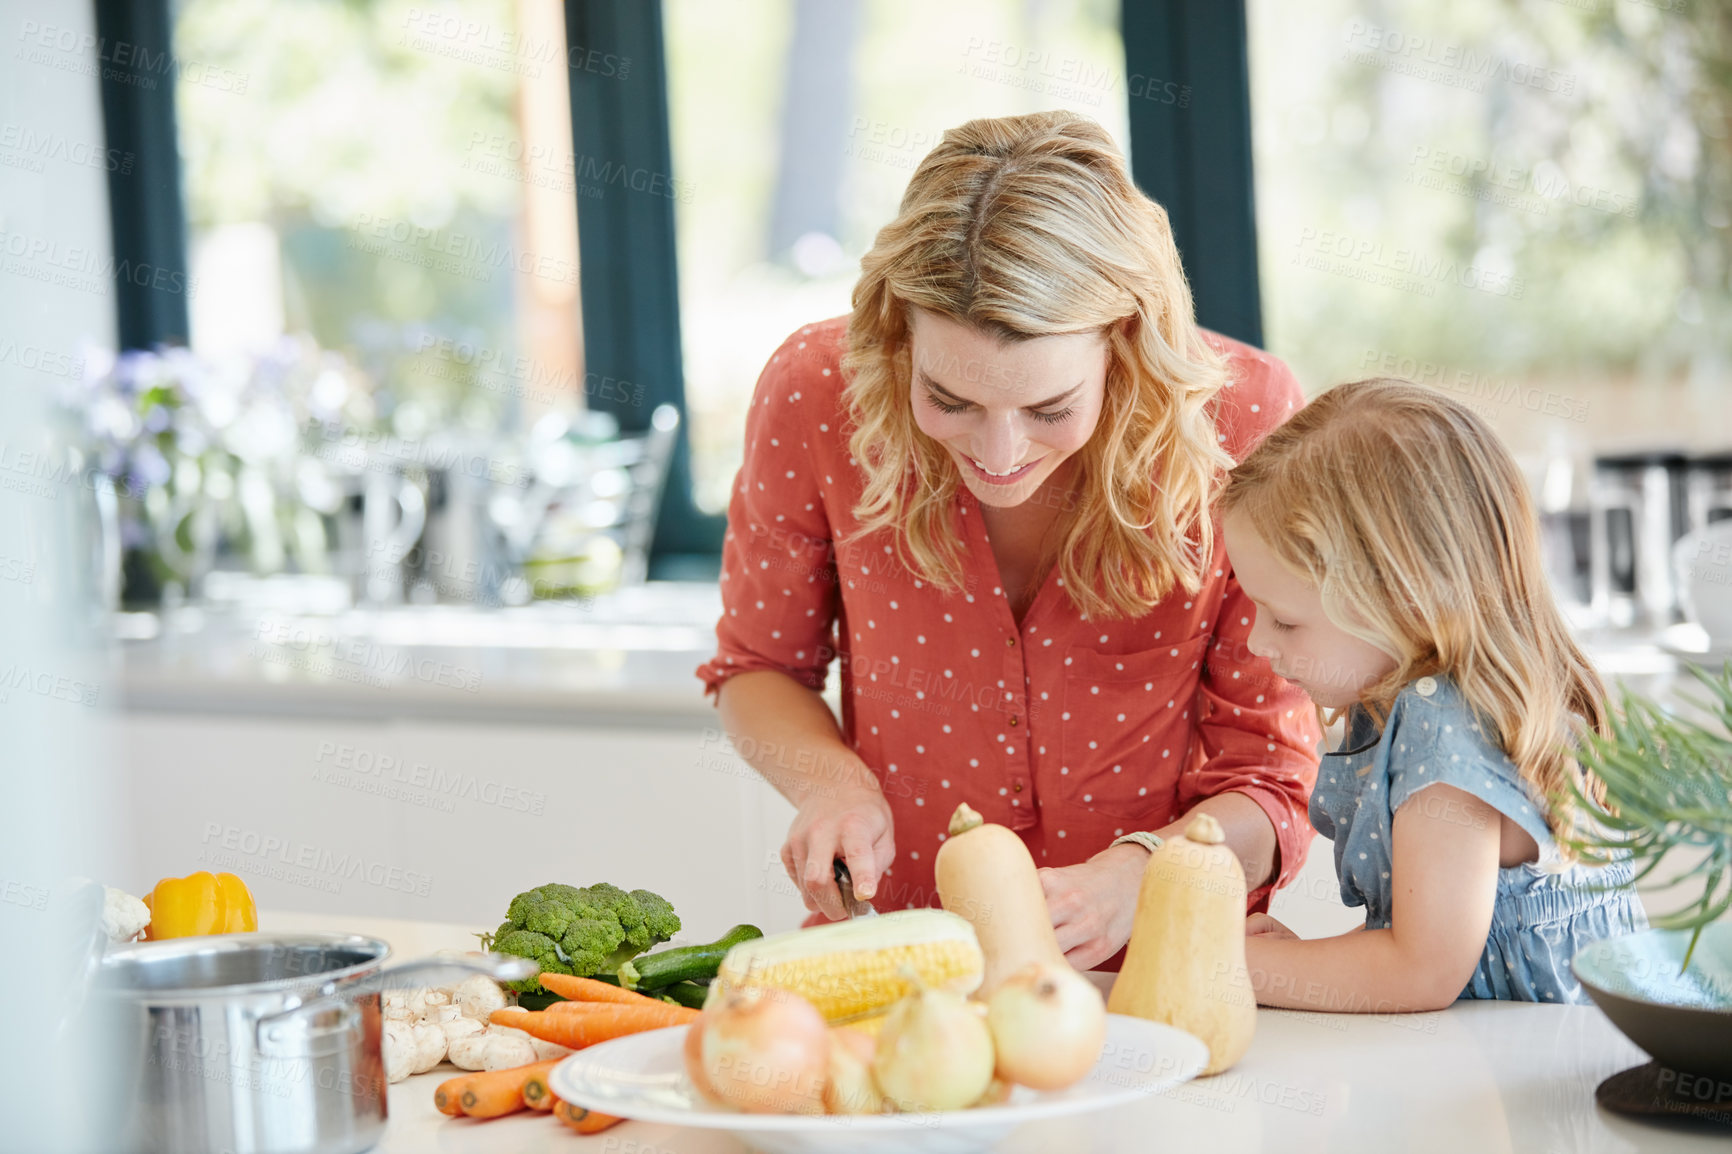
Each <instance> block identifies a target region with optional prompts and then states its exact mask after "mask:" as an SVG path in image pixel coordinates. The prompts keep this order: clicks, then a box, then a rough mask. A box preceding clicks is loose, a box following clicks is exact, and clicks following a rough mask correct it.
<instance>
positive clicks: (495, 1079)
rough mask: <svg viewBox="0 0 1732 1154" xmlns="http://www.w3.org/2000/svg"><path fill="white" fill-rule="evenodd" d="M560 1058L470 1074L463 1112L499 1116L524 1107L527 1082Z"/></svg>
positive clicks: (463, 1098)
mask: <svg viewBox="0 0 1732 1154" xmlns="http://www.w3.org/2000/svg"><path fill="white" fill-rule="evenodd" d="M560 1061H561V1059H559V1058H550V1059H548V1060H547V1061H545V1062H531V1063H529V1064H528V1065H527V1066H512V1067H510V1068H509V1069H505V1070H488V1071H486V1072H485V1073H481V1074H471V1075H469V1077H468V1078H467V1079H465V1080H464V1083H463V1093H462V1096H461V1097H460V1098H459V1102H460V1104H461V1105H462V1107H463V1112H464V1113H465V1114H467V1115H469V1116H470V1117H471V1118H498V1117H500V1116H501V1115H503V1114H511V1113H514V1112H516V1111H518V1110H521V1109H523V1086H524V1083H526V1082H528V1081H529V1079H530V1078H532V1077H534V1076H535V1075H536V1074H539V1073H545V1072H546V1071H548V1070H551V1069H553V1068H554V1067H555V1066H557V1065H559V1063H560Z"/></svg>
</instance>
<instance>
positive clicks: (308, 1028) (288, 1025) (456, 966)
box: [254, 954, 541, 1058]
mask: <svg viewBox="0 0 1732 1154" xmlns="http://www.w3.org/2000/svg"><path fill="white" fill-rule="evenodd" d="M540 972H541V967H540V966H538V965H536V964H535V963H534V962H532V961H530V960H529V959H528V958H518V957H513V956H511V955H510V954H482V955H480V956H479V957H473V958H459V957H450V958H423V959H421V960H419V961H414V962H404V963H403V964H402V965H400V966H392V967H390V968H389V969H385V970H380V971H379V972H378V973H376V974H364V975H362V976H361V977H358V978H350V979H348V980H347V981H342V982H326V983H325V984H324V986H322V987H321V988H320V989H319V992H318V993H317V994H315V995H314V996H313V997H312V998H311V999H310V1000H308V1001H305V1002H302V1003H301V1004H300V1005H298V1006H291V1007H289V1008H288V1009H286V1010H278V1011H277V1012H275V1013H271V1014H266V1015H265V1016H264V1017H262V1018H260V1019H259V1020H258V1023H257V1025H256V1026H255V1027H254V1030H255V1040H256V1041H257V1044H258V1049H259V1053H260V1054H262V1055H264V1056H265V1057H267V1058H298V1057H309V1056H314V1055H320V1054H329V1053H335V1052H336V1051H338V1050H341V1049H344V1048H346V1047H347V1046H348V1045H349V1043H350V1039H351V1036H352V1035H353V1034H354V1033H355V1031H357V1030H359V1029H360V1028H361V1012H360V1010H358V1009H356V1008H355V1004H354V1001H353V999H355V998H358V997H365V996H366V995H368V994H376V993H378V992H379V991H381V990H389V989H401V988H403V987H404V986H406V985H409V984H410V983H408V982H405V981H404V978H405V977H413V978H417V979H419V982H418V983H415V984H421V985H425V984H427V983H429V982H431V981H433V980H436V979H445V980H448V981H449V980H452V979H455V980H457V981H462V980H463V979H464V978H466V977H469V976H470V975H471V974H485V975H486V976H488V977H490V978H492V979H493V980H494V981H496V982H519V981H523V980H525V979H527V978H533V977H534V976H535V975H536V974H538V973H540Z"/></svg>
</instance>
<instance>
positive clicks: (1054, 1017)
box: [986, 962, 1107, 1090]
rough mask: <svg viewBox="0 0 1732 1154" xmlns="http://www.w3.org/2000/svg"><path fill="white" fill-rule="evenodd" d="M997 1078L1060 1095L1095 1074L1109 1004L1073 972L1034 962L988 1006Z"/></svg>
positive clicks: (1014, 976) (1003, 986) (1002, 986)
mask: <svg viewBox="0 0 1732 1154" xmlns="http://www.w3.org/2000/svg"><path fill="white" fill-rule="evenodd" d="M986 1022H987V1025H988V1026H989V1027H990V1028H991V1030H992V1044H993V1047H994V1049H995V1050H996V1051H997V1054H998V1076H999V1077H1000V1078H1003V1079H1004V1080H1005V1081H1007V1082H1016V1083H1019V1084H1021V1085H1024V1086H1028V1087H1030V1088H1031V1089H1035V1090H1062V1089H1064V1088H1065V1087H1066V1086H1069V1085H1070V1084H1071V1083H1073V1082H1075V1081H1076V1080H1077V1079H1078V1078H1081V1077H1082V1076H1083V1075H1084V1074H1087V1073H1088V1072H1089V1071H1090V1070H1091V1069H1093V1068H1094V1064H1095V1061H1096V1060H1097V1059H1098V1058H1099V1057H1100V1053H1101V1044H1102V1043H1103V1042H1105V1041H1106V1037H1107V1011H1106V1003H1105V1002H1104V1000H1103V999H1102V998H1101V992H1100V991H1099V990H1098V989H1096V988H1095V985H1094V983H1093V982H1091V981H1089V980H1088V979H1087V978H1085V977H1083V976H1082V975H1081V974H1079V973H1077V972H1076V971H1075V970H1073V969H1071V968H1070V967H1069V966H1064V965H1057V964H1051V965H1048V964H1043V963H1040V962H1033V963H1030V964H1029V965H1027V966H1024V967H1023V968H1022V969H1020V970H1018V971H1017V972H1016V973H1014V974H1012V975H1011V976H1010V977H1008V978H1006V979H1005V980H1004V981H1003V983H1001V984H1000V985H999V987H998V989H996V990H994V991H993V993H992V1000H991V1001H990V1002H988V1003H987V1012H986Z"/></svg>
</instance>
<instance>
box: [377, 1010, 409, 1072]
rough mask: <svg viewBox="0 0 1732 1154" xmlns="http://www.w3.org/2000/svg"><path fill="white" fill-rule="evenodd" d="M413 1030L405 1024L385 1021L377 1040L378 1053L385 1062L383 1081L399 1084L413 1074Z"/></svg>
mask: <svg viewBox="0 0 1732 1154" xmlns="http://www.w3.org/2000/svg"><path fill="white" fill-rule="evenodd" d="M416 1050H417V1047H416V1042H415V1029H414V1027H413V1026H411V1025H409V1023H407V1022H402V1021H387V1022H386V1023H385V1029H384V1032H383V1034H382V1035H381V1036H380V1039H379V1052H380V1055H381V1057H383V1059H384V1062H385V1080H386V1081H387V1082H401V1081H403V1079H405V1078H407V1077H408V1076H409V1075H410V1074H412V1073H414V1072H415V1057H416Z"/></svg>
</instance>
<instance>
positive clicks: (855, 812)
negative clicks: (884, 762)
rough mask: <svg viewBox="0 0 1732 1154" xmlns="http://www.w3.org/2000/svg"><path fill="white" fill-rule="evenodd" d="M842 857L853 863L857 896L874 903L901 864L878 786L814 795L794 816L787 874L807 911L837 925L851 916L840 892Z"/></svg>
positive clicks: (785, 847) (785, 850)
mask: <svg viewBox="0 0 1732 1154" xmlns="http://www.w3.org/2000/svg"><path fill="white" fill-rule="evenodd" d="M838 857H839V858H841V859H842V860H843V861H844V862H846V863H848V875H849V877H850V878H851V879H852V880H853V882H854V896H855V897H856V898H858V899H859V900H861V901H870V900H871V898H872V895H873V894H875V893H877V891H878V879H879V878H881V877H882V876H883V875H884V871H885V870H886V869H888V868H890V863H891V862H893V861H894V860H896V839H895V836H894V833H893V831H892V829H891V820H890V803H889V802H887V801H885V800H884V794H883V792H882V791H880V790H879V789H877V788H876V783H874V785H873V786H836V787H825V788H822V789H818V790H815V791H814V792H813V793H812V794H810V795H809V796H808V797H807V799H806V800H805V801H804V802H803V803H802V804H801V805H800V808H799V811H798V812H797V813H795V814H794V822H793V824H792V825H790V826H789V827H788V840H787V841H786V842H784V843H783V844H782V868H783V869H785V870H787V871H788V877H789V878H791V879H793V882H794V888H796V889H797V890H799V891H800V898H801V900H802V901H804V902H805V903H806V908H807V909H808V910H812V911H813V912H815V913H822V914H823V915H824V916H825V917H827V918H829V919H830V920H831V921H833V922H838V921H841V920H843V919H844V918H846V917H847V916H848V911H847V910H845V909H843V908H842V894H841V892H840V891H839V890H838V889H837V888H836V874H835V868H836V867H835V864H834V863H835V860H836V859H837V858H838Z"/></svg>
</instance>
